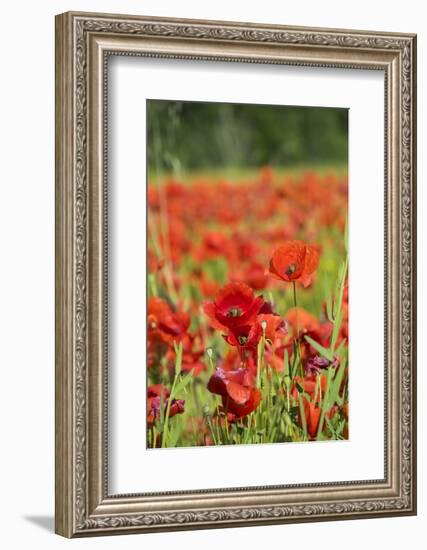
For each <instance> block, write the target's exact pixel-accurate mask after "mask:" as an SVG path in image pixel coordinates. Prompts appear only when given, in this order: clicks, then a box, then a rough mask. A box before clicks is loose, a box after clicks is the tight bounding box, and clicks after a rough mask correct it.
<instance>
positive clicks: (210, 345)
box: [143, 113, 349, 448]
mask: <svg viewBox="0 0 427 550" xmlns="http://www.w3.org/2000/svg"><path fill="white" fill-rule="evenodd" d="M169 116H171V115H170V113H169ZM259 116H261V115H259ZM322 116H326V115H325V114H323V113H322ZM245 120H246V119H245ZM304 120H305V121H307V118H306V119H304ZM172 122H173V117H172ZM178 122H179V121H178ZM271 124H272V123H271V122H270V125H271ZM281 124H282V125H283V126H284V123H281ZM177 126H178V123H176V124H175V126H174V124H172V123H171V125H170V128H169V130H168V132H169V133H168V136H169V137H168V139H169V140H170V135H169V134H170V133H172V134H173V132H174V128H176V127H177ZM296 127H297V125H296V123H294V125H293V128H294V131H295V132H296V131H297V130H296V129H295V128H296ZM156 128H157V127H155V126H153V128H152V134H153V135H152V136H151V139H152V141H153V142H156V139H157V138H159V139H157V142H156V143H160V145H158V148H157V152H156V151H155V154H156V155H157V159H158V158H159V155H163V156H160V161H158V164H157V165H156V166H154V168H155V169H152V170H149V182H148V190H147V202H148V209H147V210H148V221H147V225H148V231H147V285H148V300H147V334H146V338H147V364H146V365H144V366H143V368H146V373H147V389H146V391H147V411H146V414H147V416H146V436H147V446H148V447H150V448H161V447H187V446H207V445H239V444H257V443H284V442H303V441H324V440H343V439H347V438H348V437H349V354H348V347H349V330H348V319H349V310H348V300H349V281H348V245H347V243H348V235H347V210H348V204H347V201H348V182H347V166H346V162H337V161H336V159H335V162H329V164H326V165H325V164H321V163H317V164H316V163H314V162H311V161H310V158H311V157H310V156H309V155H308V154H307V155H306V157H307V158H306V159H305V160H304V158H303V159H302V160H303V162H302V161H301V160H300V161H299V162H298V163H292V162H290V161H288V162H286V161H283V162H280V163H279V162H278V161H277V159H276V162H275V163H274V165H273V164H272V163H271V164H269V163H267V162H266V163H262V164H261V163H260V162H259V161H258V160H257V161H256V163H255V164H256V165H252V164H251V163H250V162H248V163H247V165H246V164H245V162H244V161H243V162H242V161H239V166H237V167H234V166H231V167H230V162H228V163H227V164H224V165H222V164H221V162H219V161H218V162H214V161H212V160H211V159H209V162H208V161H206V162H202V161H200V166H196V167H195V168H192V167H190V168H189V169H187V168H186V167H185V166H184V167H183V166H182V162H181V163H180V162H179V161H180V155H179V148H178V145H177V146H176V147H175V148H174V147H172V146H171V145H170V141H169V142H167V143H166V145H165V139H164V140H163V142H162V141H161V139H160V138H161V137H162V134H161V132H160V130H156ZM257 128H258V126H257ZM156 131H157V132H158V134H159V135H158V136H157V135H155V132H156ZM298 131H299V132H302V131H303V130H301V129H299V130H298ZM304 131H305V132H307V122H306V123H305V130H304ZM176 134H178V130H177V131H176ZM277 134H278V132H277V131H276V134H275V135H277ZM201 135H202V134H201ZM237 135H239V134H238V133H237ZM278 135H279V136H280V133H279V134H278ZM287 135H290V134H289V132H288V134H287ZM303 135H304V134H303ZM149 137H150V136H149ZM275 139H276V138H275ZM277 139H278V140H279V141H277V143H279V144H280V143H281V142H280V137H279V138H277ZM283 139H284V140H285V141H286V135H285V136H284V137H283ZM310 139H311V140H313V137H312V136H310ZM178 141H179V145H180V146H181V145H182V140H178V139H177V140H176V142H177V143H178ZM264 141H265V140H264ZM162 143H163V149H162ZM252 143H253V141H252ZM272 143H276V142H272ZM302 143H304V141H302ZM313 143H315V141H313ZM272 148H273V146H272V145H271V146H269V147H267V148H266V151H267V152H266V153H265V154H266V155H267V156H266V157H265V158H262V159H261V160H266V161H268V160H269V157H268V155H269V154H270V153H271V151H272V150H273V149H272ZM159 151H160V153H159ZM171 151H172V153H171ZM177 151H178V153H177ZM305 153H306V151H305V150H303V151H302V153H301V155H302V156H303V157H304V154H305ZM174 154H175V157H174V156H173V155H174ZM224 154H225V153H224ZM227 154H229V151H227ZM240 154H241V153H240ZM271 154H272V153H271ZM319 154H320V153H319ZM241 156H243V158H248V159H249V158H251V157H250V155H249V153H248V154H247V155H246V157H245V154H243V155H242V154H241ZM276 156H277V158H279V157H278V155H276ZM150 158H154V157H149V159H150ZM165 158H166V161H164V159H165ZM168 159H172V160H171V161H170V162H169V161H168ZM288 160H289V159H288ZM327 160H328V159H327ZM163 161H164V162H163ZM167 161H168V162H167ZM196 161H197V159H196V160H195V162H196ZM151 162H152V164H154V161H151ZM161 162H163V165H161ZM254 162H255V161H254ZM159 164H160V168H159Z"/></svg>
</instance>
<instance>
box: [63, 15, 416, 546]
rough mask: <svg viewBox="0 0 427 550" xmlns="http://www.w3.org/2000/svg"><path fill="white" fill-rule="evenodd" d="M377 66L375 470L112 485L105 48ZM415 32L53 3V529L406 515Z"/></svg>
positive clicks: (412, 402)
mask: <svg viewBox="0 0 427 550" xmlns="http://www.w3.org/2000/svg"><path fill="white" fill-rule="evenodd" d="M112 55H117V56H142V57H153V58H172V59H174V58H180V59H192V60H201V61H205V62H206V63H209V62H212V61H227V62H239V63H253V64H256V63H269V64H285V65H298V66H303V67H304V66H307V67H319V68H322V67H337V68H347V69H349V70H352V69H367V70H376V71H378V70H379V71H383V72H384V77H385V97H384V120H385V140H384V163H385V164H384V166H385V182H384V184H385V203H386V204H385V251H386V255H385V258H386V261H385V271H384V276H385V279H386V281H385V288H386V296H385V304H386V309H385V311H384V319H385V333H386V334H385V358H386V361H385V380H384V384H385V420H386V421H385V427H384V429H385V453H384V455H385V456H384V466H385V468H384V472H385V475H384V479H378V480H377V479H375V480H366V481H348V482H336V483H335V482H328V483H317V484H313V483H307V484H301V485H281V486H263V487H257V488H253V487H246V488H245V487H244V488H240V489H224V490H222V489H215V490H200V491H181V492H179V491H175V492H174V491H170V492H162V493H157V494H156V493H150V494H128V495H111V494H109V492H108V475H107V471H108V470H107V466H108V445H107V439H108V426H107V416H108V402H107V391H106V389H107V382H108V379H107V369H106V357H107V346H108V342H107V339H106V311H105V310H106V292H107V289H106V278H105V270H106V263H107V247H106V210H105V205H106V196H105V194H106V185H105V181H106V178H107V165H106V154H107V131H106V122H107V121H106V117H107V107H106V105H107V103H106V102H107V64H106V60H107V59H108V57H109V56H112ZM415 181H416V36H415V35H412V34H402V33H383V32H378V33H377V32H367V31H353V30H351V31H349V30H332V29H311V28H303V27H283V26H269V25H257V24H248V23H234V22H233V23H230V22H214V21H193V20H177V19H163V18H151V17H137V16H124V15H108V14H90V13H73V12H68V13H65V14H61V15H58V16H57V17H56V509H55V521H56V532H57V533H58V534H60V535H63V536H65V537H81V536H91V535H107V534H124V533H135V532H141V533H142V532H152V531H171V530H180V529H202V528H219V527H236V526H250V525H265V524H275V523H288V522H304V521H322V520H325V521H326V520H339V519H352V518H369V517H372V518H373V517H384V516H399V515H413V514H415V513H416V391H415V388H416V386H415V385H416V187H415Z"/></svg>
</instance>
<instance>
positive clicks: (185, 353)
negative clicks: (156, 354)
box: [166, 332, 205, 376]
mask: <svg viewBox="0 0 427 550" xmlns="http://www.w3.org/2000/svg"><path fill="white" fill-rule="evenodd" d="M197 341H199V345H198V346H197V345H196V342H197ZM181 342H182V363H181V370H182V371H183V372H191V371H192V372H193V376H198V375H199V374H200V373H201V372H202V370H204V368H205V364H204V363H203V361H202V360H201V358H202V357H203V355H204V354H205V352H204V350H203V349H202V348H201V342H200V338H199V337H198V335H197V334H196V335H192V334H189V333H188V332H187V333H186V334H184V335H183V337H182V339H181ZM166 359H167V360H168V362H169V367H170V369H171V370H174V369H175V362H176V352H175V350H174V349H172V348H169V349H168V351H167V354H166Z"/></svg>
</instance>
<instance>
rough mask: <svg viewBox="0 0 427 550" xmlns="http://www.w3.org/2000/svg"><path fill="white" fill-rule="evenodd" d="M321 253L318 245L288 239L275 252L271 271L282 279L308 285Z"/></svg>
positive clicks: (277, 277) (271, 262)
mask: <svg viewBox="0 0 427 550" xmlns="http://www.w3.org/2000/svg"><path fill="white" fill-rule="evenodd" d="M319 253H320V252H319V247H318V246H317V245H309V244H306V243H304V242H302V241H288V242H287V243H285V244H283V245H282V246H279V248H276V250H275V251H274V252H273V255H272V257H271V260H270V266H269V272H270V274H271V275H272V276H273V277H275V278H276V279H279V280H281V281H286V282H294V281H299V282H300V283H301V284H302V285H303V286H304V287H307V286H308V285H309V284H310V283H311V277H312V275H313V273H314V271H315V270H316V268H317V265H318V263H319Z"/></svg>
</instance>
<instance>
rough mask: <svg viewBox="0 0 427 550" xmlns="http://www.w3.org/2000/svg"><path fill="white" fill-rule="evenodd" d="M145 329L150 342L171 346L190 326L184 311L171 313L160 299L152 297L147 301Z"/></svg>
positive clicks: (167, 305) (168, 306)
mask: <svg viewBox="0 0 427 550" xmlns="http://www.w3.org/2000/svg"><path fill="white" fill-rule="evenodd" d="M147 314H148V315H147V329H148V340H149V341H150V342H159V341H160V342H164V343H167V344H171V343H172V342H173V341H174V340H176V339H179V337H181V336H182V335H183V334H184V333H185V332H186V331H187V329H188V327H189V326H190V317H189V315H188V314H187V313H186V312H184V311H173V310H172V308H171V306H170V305H169V304H168V303H167V302H166V301H165V300H162V299H161V298H157V297H155V296H152V297H151V298H150V299H149V301H148V308H147Z"/></svg>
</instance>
